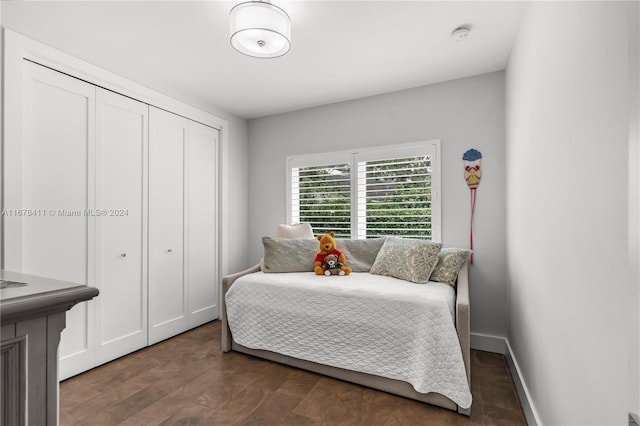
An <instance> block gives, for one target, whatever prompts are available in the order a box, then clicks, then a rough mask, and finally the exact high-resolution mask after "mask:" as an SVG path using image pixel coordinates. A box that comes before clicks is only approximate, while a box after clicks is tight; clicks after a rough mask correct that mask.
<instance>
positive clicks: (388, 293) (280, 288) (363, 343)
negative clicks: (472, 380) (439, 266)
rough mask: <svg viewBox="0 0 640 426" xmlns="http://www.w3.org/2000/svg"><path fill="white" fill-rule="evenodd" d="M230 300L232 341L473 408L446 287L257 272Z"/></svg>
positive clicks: (353, 276) (364, 275) (229, 294)
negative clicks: (407, 386)
mask: <svg viewBox="0 0 640 426" xmlns="http://www.w3.org/2000/svg"><path fill="white" fill-rule="evenodd" d="M225 298H226V304H227V318H228V322H229V327H230V329H231V333H232V335H233V339H234V340H235V341H236V342H237V343H239V344H241V345H243V346H246V347H248V348H252V349H263V350H268V351H272V352H277V353H280V354H284V355H288V356H291V357H295V358H300V359H304V360H307V361H313V362H316V363H319V364H324V365H329V366H333V367H339V368H343V369H347V370H354V371H358V372H362V373H368V374H374V375H378V376H382V377H386V378H391V379H397V380H402V381H405V382H408V383H410V384H411V385H413V387H414V389H415V390H416V391H418V392H421V393H429V392H437V393H440V394H442V395H444V396H446V397H448V398H449V399H451V400H452V401H454V402H455V403H456V404H458V405H459V406H461V407H463V408H468V407H470V406H471V392H470V390H469V386H468V384H467V376H466V374H465V368H464V362H463V360H462V352H461V349H460V343H459V341H458V336H457V334H456V330H455V321H454V305H455V292H454V290H453V289H452V288H451V287H450V286H449V285H447V284H442V283H435V282H429V283H428V284H414V283H410V282H407V281H403V280H398V279H395V278H390V277H383V276H379V275H372V274H368V273H352V274H351V275H349V276H330V277H326V276H317V275H315V274H314V273H313V272H291V273H271V274H269V273H267V274H265V273H262V272H257V273H255V274H248V275H245V276H243V277H241V278H240V279H238V280H237V281H236V282H235V283H234V284H233V286H232V287H231V289H230V290H229V291H228V292H227V294H226V296H225Z"/></svg>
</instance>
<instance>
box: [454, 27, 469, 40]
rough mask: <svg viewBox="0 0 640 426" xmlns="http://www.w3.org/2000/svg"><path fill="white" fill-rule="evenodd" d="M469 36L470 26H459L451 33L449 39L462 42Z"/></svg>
mask: <svg viewBox="0 0 640 426" xmlns="http://www.w3.org/2000/svg"><path fill="white" fill-rule="evenodd" d="M469 34H471V26H470V25H461V26H459V27H457V28H456V29H455V30H453V31H452V32H451V38H452V39H454V40H455V41H463V40H465V39H466V38H467V37H469Z"/></svg>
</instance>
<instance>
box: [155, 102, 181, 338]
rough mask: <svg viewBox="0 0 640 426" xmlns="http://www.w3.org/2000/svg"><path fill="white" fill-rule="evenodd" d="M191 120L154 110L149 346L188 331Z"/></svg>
mask: <svg viewBox="0 0 640 426" xmlns="http://www.w3.org/2000/svg"><path fill="white" fill-rule="evenodd" d="M187 132H188V125H187V120H186V119H185V118H183V117H180V116H178V115H175V114H171V113H168V112H166V111H163V110H160V109H157V108H153V107H151V108H150V115H149V343H155V342H158V341H160V340H163V339H166V338H167V337H170V336H173V335H175V334H177V333H180V332H182V331H184V330H186V329H187V328H188V316H187V288H186V285H185V280H184V272H185V271H184V227H185V221H184V209H185V204H184V189H183V188H184V150H185V143H186V140H187V137H188V135H187Z"/></svg>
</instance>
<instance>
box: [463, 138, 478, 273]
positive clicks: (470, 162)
mask: <svg viewBox="0 0 640 426" xmlns="http://www.w3.org/2000/svg"><path fill="white" fill-rule="evenodd" d="M481 160H482V154H481V153H480V151H478V150H475V149H473V148H472V149H470V150H468V151H467V152H465V153H464V154H463V155H462V161H463V162H464V180H466V181H467V185H468V186H469V191H470V192H471V225H470V228H469V249H470V250H473V214H474V212H475V209H476V189H477V188H478V185H480V179H481V178H482V169H481V168H480V162H481ZM470 262H471V264H472V265H473V251H472V252H471V257H470Z"/></svg>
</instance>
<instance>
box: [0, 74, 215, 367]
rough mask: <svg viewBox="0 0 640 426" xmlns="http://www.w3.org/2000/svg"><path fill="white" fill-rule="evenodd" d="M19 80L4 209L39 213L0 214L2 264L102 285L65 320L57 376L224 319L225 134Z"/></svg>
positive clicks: (85, 88) (105, 98)
mask: <svg viewBox="0 0 640 426" xmlns="http://www.w3.org/2000/svg"><path fill="white" fill-rule="evenodd" d="M22 77H23V93H22V99H21V108H22V111H23V114H22V121H23V126H22V128H23V132H22V135H21V139H17V138H16V139H11V140H5V145H4V149H5V153H4V154H5V155H4V174H5V175H4V176H3V178H4V180H5V188H6V189H5V200H4V201H5V209H17V210H28V211H30V212H32V214H31V215H20V216H18V215H15V216H6V217H3V220H4V229H5V238H4V257H5V265H4V266H5V269H8V270H16V271H21V272H24V273H30V274H34V275H43V276H47V277H51V278H57V279H63V280H68V281H75V282H78V283H80V284H87V285H91V286H95V287H97V288H98V289H99V290H100V295H99V296H98V297H97V298H95V299H94V300H93V301H89V302H85V303H82V304H79V305H76V307H74V308H73V309H72V310H71V311H69V312H68V313H67V328H66V329H65V330H64V332H63V334H62V339H61V344H60V348H59V354H60V377H61V378H66V377H70V376H72V375H75V374H77V373H80V372H82V371H85V370H87V369H89V368H92V367H94V366H96V365H99V364H101V363H104V362H107V361H109V360H112V359H114V358H117V357H119V356H122V355H124V354H127V353H130V352H132V351H135V350H137V349H140V348H142V347H144V346H147V345H149V344H151V343H154V342H156V341H159V340H162V339H164V338H167V337H170V336H172V335H175V334H177V333H179V332H182V331H185V330H187V329H188V328H191V327H194V326H197V325H200V324H202V323H204V322H207V321H210V320H213V319H215V318H217V316H218V306H217V246H216V235H217V225H216V224H217V218H216V209H217V203H216V200H217V187H218V182H217V174H216V164H217V149H218V148H217V147H218V131H217V130H216V129H213V128H211V127H207V126H204V125H202V124H199V123H196V122H193V121H190V120H187V119H185V118H182V117H179V116H177V115H174V114H171V113H168V112H166V111H162V110H159V109H156V108H154V107H150V106H149V105H147V104H146V103H142V102H139V101H136V100H133V99H131V98H128V97H126V96H122V95H120V94H117V93H114V92H111V91H108V90H105V89H102V88H100V87H96V86H94V85H92V84H89V83H87V82H84V81H81V80H78V79H76V78H73V77H70V76H68V75H64V74H61V73H58V72H56V71H53V70H51V69H47V68H44V67H41V66H39V65H36V64H33V63H31V62H28V61H25V62H24V67H23V76H22ZM150 110H151V115H150ZM156 113H158V114H159V116H157V117H155V115H156ZM167 117H177V118H176V122H180V123H181V124H180V125H179V126H178V127H181V130H179V132H176V133H175V134H178V133H180V137H179V138H176V140H178V139H180V140H179V141H178V142H177V143H176V144H175V146H174V145H173V144H174V140H173V139H172V140H171V141H170V143H169V142H167V141H166V140H165V139H166V137H167V136H168V135H173V134H174V133H172V131H173V129H165V130H166V133H165V132H161V133H157V130H158V128H161V127H162V126H163V125H164V124H165V120H166V119H167ZM169 121H171V120H169ZM171 122H172V123H174V122H173V121H171ZM150 135H153V136H154V138H155V139H150V138H149V136H150ZM150 160H152V164H151V165H150V164H149V161H150ZM163 162H164V163H163ZM149 188H150V189H149ZM163 250H164V251H165V252H167V253H169V254H171V255H170V256H164V254H167V253H162V251H163ZM156 253H160V254H156ZM151 324H153V327H152V326H151ZM155 330H157V332H156V331H155Z"/></svg>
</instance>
